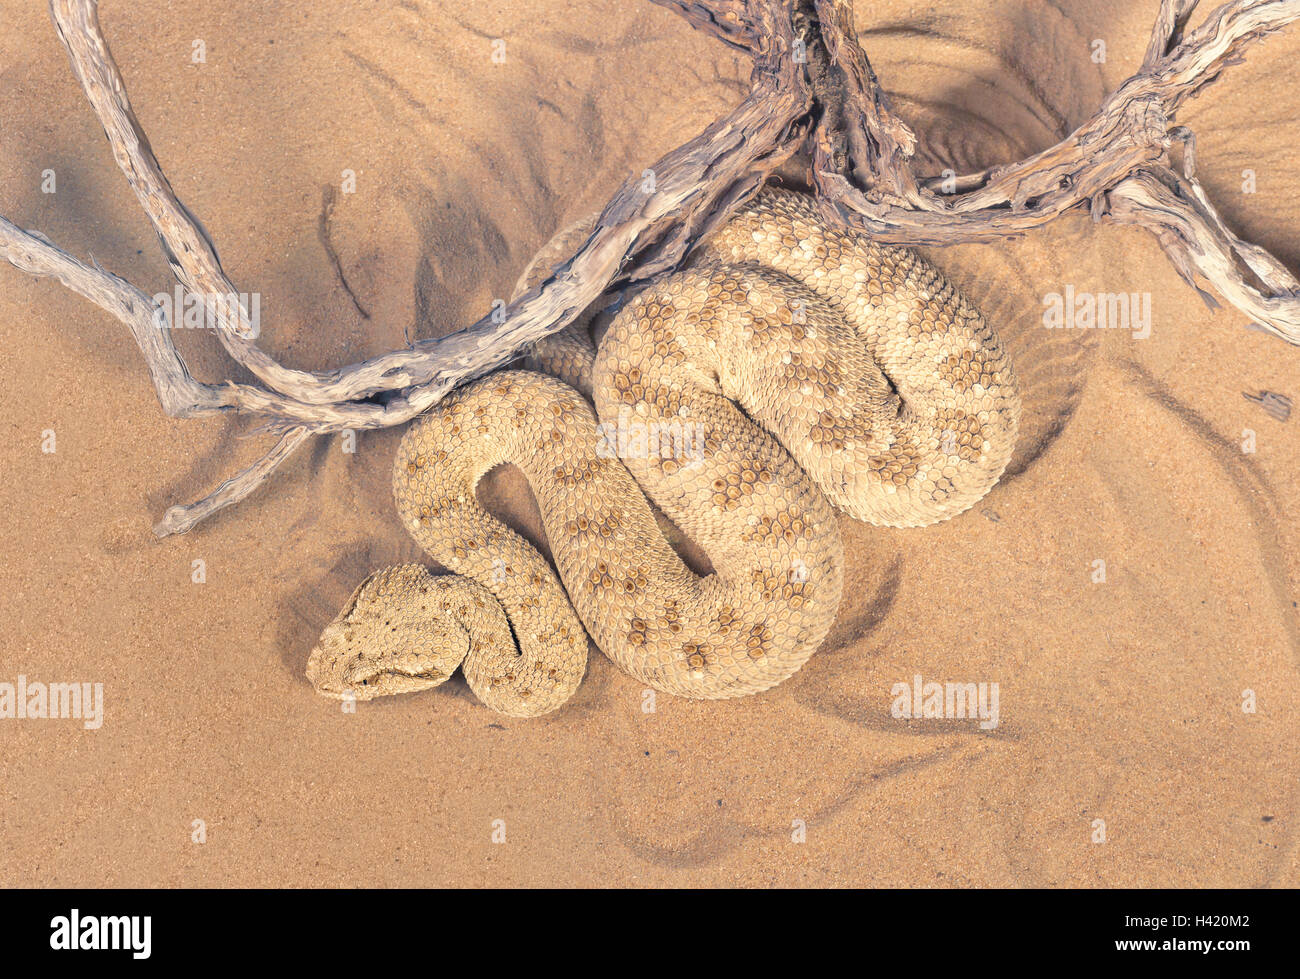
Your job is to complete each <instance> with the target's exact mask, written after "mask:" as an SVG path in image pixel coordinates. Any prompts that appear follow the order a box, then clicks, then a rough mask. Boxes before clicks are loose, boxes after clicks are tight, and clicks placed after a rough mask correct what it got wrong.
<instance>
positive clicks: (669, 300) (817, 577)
mask: <svg viewBox="0 0 1300 979" xmlns="http://www.w3.org/2000/svg"><path fill="white" fill-rule="evenodd" d="M571 230H572V229H571ZM561 237H562V236H557V238H556V240H554V241H553V242H552V246H549V247H548V249H547V250H546V251H545V254H547V255H550V256H553V257H555V258H557V259H558V258H561V257H562V255H563V247H568V245H569V244H570V243H571V241H559V239H560V238H561ZM567 237H568V238H569V239H572V237H573V235H572V233H570V234H569V235H568V236H567ZM542 257H543V256H541V255H539V259H540V258H542ZM539 270H540V274H539ZM548 270H549V265H546V264H545V263H542V265H540V266H539V263H538V262H537V261H535V262H534V266H533V268H532V269H530V271H529V272H526V273H525V277H524V279H522V280H521V285H520V288H521V289H522V288H523V287H525V286H527V285H530V284H532V282H534V281H536V280H537V279H539V278H540V275H542V274H545V273H546V272H547V271H548ZM543 354H544V355H546V356H542V355H543ZM538 356H539V357H541V359H542V361H543V363H544V364H545V365H546V366H547V369H548V370H550V371H551V372H553V373H557V374H559V375H561V376H565V377H566V378H567V379H568V380H569V381H571V382H572V384H573V385H576V387H575V386H571V384H566V383H564V382H563V381H561V380H558V379H556V378H555V377H552V376H548V375H546V374H542V373H536V372H531V371H522V370H506V371H500V372H497V373H494V374H491V375H488V376H486V377H484V378H481V379H479V380H477V381H475V382H473V383H471V384H468V385H466V386H464V387H463V388H460V389H458V390H457V391H455V392H453V393H452V394H451V395H449V396H448V397H447V398H445V399H444V400H443V401H442V402H440V403H439V404H438V405H436V406H435V407H434V408H433V409H431V410H430V411H429V412H427V413H425V414H424V415H422V416H421V417H420V418H418V419H417V420H415V421H414V422H413V423H412V424H411V425H410V427H409V428H408V430H407V432H406V434H405V435H404V437H403V438H402V441H401V445H400V447H399V449H398V452H397V459H396V464H395V467H394V473H393V487H394V495H395V497H396V501H397V508H398V512H399V514H400V515H401V519H402V522H403V524H404V525H405V526H406V527H407V528H408V529H409V530H410V532H411V533H412V535H413V536H414V537H415V539H416V541H418V542H419V543H420V545H422V546H423V548H424V549H425V550H426V551H427V552H428V553H429V554H430V555H431V556H432V557H433V558H434V559H436V560H437V561H438V562H440V563H441V564H443V565H444V566H445V567H447V568H448V569H449V570H450V571H451V572H452V573H451V574H447V575H440V576H434V575H431V574H429V572H428V571H427V570H425V569H424V568H423V567H422V566H419V565H402V566H399V567H394V568H388V569H384V570H382V571H378V572H375V573H374V574H372V575H371V576H369V577H368V578H367V579H366V580H365V581H364V582H362V584H361V585H360V586H359V587H358V588H357V590H356V592H355V593H354V594H353V596H352V599H351V600H350V601H349V602H348V604H347V606H346V607H345V608H344V609H343V611H342V612H340V614H339V616H338V618H336V619H335V620H334V622H332V623H331V624H330V625H329V626H328V627H327V628H326V630H325V631H324V633H323V634H322V636H321V640H320V643H319V644H318V645H317V647H316V649H315V650H314V651H313V652H312V655H311V657H310V660H309V663H308V668H307V675H308V677H309V678H310V680H311V681H312V683H313V685H314V686H315V687H316V689H317V690H318V691H319V692H320V693H323V694H326V695H329V696H335V697H345V696H354V697H356V698H358V699H369V698H371V697H375V696H381V695H384V694H391V693H400V692H404V691H412V690H420V689H424V688H427V687H431V686H434V685H436V684H438V683H441V682H443V681H445V680H446V679H447V678H448V677H449V676H450V675H451V674H452V673H453V672H454V671H455V669H456V668H457V666H462V665H463V668H464V673H465V676H466V678H467V680H468V682H469V685H470V687H471V689H473V691H474V693H475V694H476V695H477V696H478V697H479V699H481V700H482V701H483V702H484V703H485V704H487V705H488V706H489V707H491V708H493V709H494V710H498V711H501V712H503V713H506V714H512V715H516V716H531V715H536V714H543V713H546V712H547V711H551V710H554V709H555V708H556V707H558V706H560V705H561V704H563V703H564V702H565V701H566V700H568V698H569V697H570V696H571V695H572V694H573V692H574V690H575V689H576V688H577V686H578V684H579V683H580V681H581V680H582V677H583V674H584V672H585V668H586V658H587V634H588V633H589V634H590V635H591V637H592V639H593V640H594V641H595V642H596V645H598V646H599V647H600V649H601V650H603V651H604V652H605V653H606V654H607V655H608V656H609V657H610V658H611V659H613V660H614V662H615V663H617V664H618V665H619V667H621V668H622V669H623V670H624V671H626V672H627V673H630V674H631V675H632V676H634V677H636V678H638V679H639V680H641V681H642V682H644V683H646V684H648V685H650V686H652V687H655V688H657V689H659V690H663V691H667V692H669V693H672V694H678V695H681V696H685V697H694V698H709V699H713V698H722V697H737V696H741V695H744V694H751V693H757V692H759V691H762V690H766V689H768V688H770V687H772V686H773V685H775V684H777V683H780V682H781V681H782V680H784V679H786V678H787V677H789V676H790V675H791V674H792V673H794V672H795V671H796V670H798V669H799V668H800V667H801V666H802V665H803V664H804V662H805V661H806V660H807V659H808V657H809V656H810V655H811V654H812V653H813V651H814V650H815V649H816V648H817V647H818V645H819V644H820V643H821V641H822V639H823V638H824V637H825V635H826V633H827V631H828V629H829V628H830V626H831V623H832V621H833V620H834V618H835V615H836V611H837V608H838V606H839V601H840V590H841V579H842V566H843V546H842V544H841V540H840V532H839V524H838V519H837V515H836V512H835V508H836V507H838V508H839V509H841V510H843V511H844V512H845V513H847V514H849V515H850V516H853V517H856V518H858V519H860V520H866V521H869V522H871V523H874V524H879V525H884V526H890V527H916V526H923V525H926V524H930V523H935V522H937V521H940V520H946V519H947V518H949V517H952V516H954V515H955V514H958V513H961V512H962V511H963V510H966V509H967V508H968V507H970V506H972V505H973V504H974V503H975V502H976V501H978V500H979V499H980V498H981V497H983V496H984V495H985V494H986V493H987V492H988V491H989V489H990V488H991V487H992V486H993V484H994V483H995V482H996V481H997V480H998V478H999V476H1001V474H1002V471H1003V469H1004V468H1005V467H1006V465H1007V462H1008V460H1009V459H1010V457H1011V451H1012V448H1013V446H1014V443H1015V437H1016V430H1017V426H1018V423H1019V417H1020V400H1019V395H1018V392H1017V386H1016V380H1015V377H1014V375H1013V373H1012V371H1011V367H1010V365H1009V363H1008V361H1007V357H1006V355H1005V353H1004V352H1003V350H1002V348H1001V345H1000V343H999V341H998V338H997V336H996V334H995V333H994V331H993V330H992V328H991V327H990V326H989V325H988V324H987V323H986V322H985V321H984V319H983V318H982V317H981V316H980V314H979V313H978V312H977V310H976V309H975V308H974V307H973V306H972V305H971V304H970V303H969V302H967V301H966V300H965V299H964V298H963V297H962V296H961V295H960V294H959V293H958V292H957V291H956V290H955V289H954V288H953V287H952V286H951V285H950V284H949V283H948V281H947V280H946V279H945V278H944V277H943V275H941V274H940V273H939V272H938V271H937V270H936V269H935V268H934V267H933V266H932V265H930V264H929V263H928V262H926V261H925V260H924V259H922V258H921V257H920V256H918V255H917V254H916V253H914V252H912V251H909V250H907V249H903V248H895V247H887V246H882V245H879V244H877V243H875V242H873V241H871V240H870V239H869V238H867V237H866V236H864V235H862V234H859V233H856V232H853V231H851V230H848V229H843V228H837V227H828V226H827V225H826V223H825V222H824V220H823V219H822V218H821V216H820V214H819V212H818V210H817V207H816V204H815V202H813V201H812V200H811V199H810V198H808V197H806V196H804V195H801V194H797V193H793V192H789V191H783V190H774V189H767V190H764V191H763V192H762V193H760V194H759V195H758V196H757V197H755V198H754V199H753V200H752V201H750V202H749V203H747V204H745V205H743V206H742V207H741V208H739V210H738V211H737V212H736V214H735V215H734V217H733V218H732V219H731V220H730V221H729V222H728V223H727V224H726V225H725V226H723V227H722V228H721V229H720V230H719V231H718V232H717V233H715V234H714V235H713V236H711V237H710V238H709V239H708V240H707V241H706V242H705V243H703V244H702V245H701V246H700V247H699V248H698V249H697V250H696V252H695V253H694V254H693V256H692V257H691V259H690V261H689V262H688V263H687V265H686V266H685V267H684V268H682V269H679V270H677V271H675V272H673V273H671V274H669V275H666V276H664V277H663V278H661V279H659V280H657V281H655V282H654V283H652V284H651V285H650V286H649V287H647V288H645V289H644V290H643V291H641V292H640V293H639V294H637V295H636V296H635V297H634V298H633V299H631V300H630V301H629V303H628V304H627V305H626V306H625V307H624V308H623V309H622V310H621V311H620V312H619V313H618V314H617V316H616V317H615V318H614V320H613V322H612V323H611V325H610V326H609V329H608V331H607V332H606V334H605V336H604V338H603V339H602V340H601V342H600V346H599V348H598V349H596V348H594V347H592V346H591V343H590V340H589V339H588V338H586V337H585V336H582V335H580V334H578V333H575V332H572V331H570V332H566V333H563V334H560V335H558V336H557V337H555V338H551V339H549V340H548V342H547V343H546V344H543V345H541V346H540V348H539V350H538ZM584 392H586V393H589V395H590V396H591V397H592V399H593V400H594V402H595V412H593V410H592V406H591V404H590V403H589V401H588V400H587V398H585V397H584V396H583V394H584ZM507 462H508V463H513V464H515V465H517V466H519V467H520V469H522V470H523V472H524V474H525V475H526V477H527V479H528V482H529V484H530V485H531V487H532V490H533V492H534V494H535V496H536V499H537V503H538V506H539V508H540V511H541V515H542V521H543V526H544V528H545V531H546V536H547V539H548V541H549V542H550V547H551V551H552V553H553V557H554V560H555V566H556V568H557V569H558V571H559V578H558V579H557V577H556V574H555V572H554V571H553V570H552V568H551V566H550V565H549V564H548V563H547V562H546V560H545V559H544V558H543V557H542V556H541V554H540V553H538V551H537V550H536V549H535V548H534V547H533V546H532V545H531V544H529V543H528V542H527V541H525V540H524V539H523V538H522V537H520V536H519V535H518V534H516V533H515V532H514V531H513V530H511V529H509V528H508V527H506V526H505V525H504V524H503V523H501V522H500V521H499V520H497V519H496V518H495V517H493V516H492V515H491V514H489V513H488V512H487V511H486V510H484V509H483V507H482V506H481V505H480V504H479V503H478V501H477V499H476V497H475V486H476V484H477V482H478V480H479V479H480V478H481V477H482V476H483V475H484V474H486V473H487V472H488V471H489V470H491V469H492V468H493V467H495V466H497V465H499V464H501V463H507ZM638 484H639V485H638ZM643 491H644V492H643ZM647 494H648V495H649V497H650V498H651V499H653V500H654V502H655V504H656V505H657V506H658V507H659V508H660V509H661V510H662V511H663V512H664V513H665V514H666V515H667V516H668V517H669V518H670V519H671V520H672V521H673V522H675V523H676V524H677V526H678V527H679V528H680V529H681V530H682V531H684V532H685V533H686V534H687V535H688V536H690V537H691V538H693V539H694V540H695V541H696V542H697V543H698V544H699V545H700V546H701V547H702V548H703V550H704V551H705V553H706V554H707V555H708V557H709V559H710V561H711V562H712V565H713V569H714V571H713V573H712V574H709V575H706V576H703V577H701V576H699V575H697V574H695V573H694V572H693V571H691V570H690V569H689V568H688V567H687V566H686V565H685V564H684V563H683V561H682V560H681V558H680V557H678V555H677V553H676V552H675V551H674V550H673V549H672V547H671V546H670V545H669V544H668V542H667V541H666V540H665V538H664V536H663V534H662V532H661V531H660V529H659V527H658V526H657V524H656V522H655V518H654V514H653V512H652V510H651V507H650V505H649V504H648V503H647V501H646V495H647ZM561 581H563V585H561Z"/></svg>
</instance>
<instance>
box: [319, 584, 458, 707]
mask: <svg viewBox="0 0 1300 979" xmlns="http://www.w3.org/2000/svg"><path fill="white" fill-rule="evenodd" d="M439 582H440V579H438V578H435V577H434V576H432V575H430V574H429V572H428V571H427V570H425V569H424V568H423V567H421V566H420V565H418V564H404V565H399V566H397V567H392V568H384V569H383V570H380V571H376V572H374V573H373V574H371V575H369V576H368V577H367V578H366V579H365V580H364V581H362V582H361V584H360V585H358V586H357V589H356V591H354V592H353V593H352V597H351V598H350V599H348V602H347V604H346V605H345V606H344V607H343V610H342V611H341V612H339V614H338V616H337V617H335V619H334V621H333V622H331V623H330V624H329V625H327V626H326V627H325V631H324V632H322V633H321V637H320V640H319V641H318V642H317V643H316V647H315V648H314V649H313V650H312V651H311V656H310V657H309V658H308V660H307V679H308V680H310V681H311V685H312V686H313V687H315V688H316V692H317V693H319V694H322V695H324V696H326V697H333V698H335V699H338V700H348V699H353V700H373V699H374V698H375V697H384V696H387V695H389V694H397V693H411V692H414V691H416V690H426V689H428V688H429V687H436V686H437V685H438V684H440V683H443V682H444V681H446V680H447V678H448V677H450V676H451V674H452V673H453V672H454V671H455V669H456V667H457V666H459V665H460V663H461V661H462V660H463V659H464V658H465V655H466V653H467V652H468V651H469V636H468V634H467V633H466V631H465V630H464V629H463V628H461V627H460V626H459V624H458V623H457V622H456V621H455V620H454V619H453V618H451V617H449V616H448V615H446V614H445V608H444V601H443V591H444V589H443V588H441V587H440V586H439Z"/></svg>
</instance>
